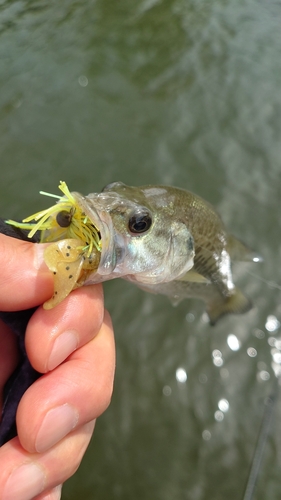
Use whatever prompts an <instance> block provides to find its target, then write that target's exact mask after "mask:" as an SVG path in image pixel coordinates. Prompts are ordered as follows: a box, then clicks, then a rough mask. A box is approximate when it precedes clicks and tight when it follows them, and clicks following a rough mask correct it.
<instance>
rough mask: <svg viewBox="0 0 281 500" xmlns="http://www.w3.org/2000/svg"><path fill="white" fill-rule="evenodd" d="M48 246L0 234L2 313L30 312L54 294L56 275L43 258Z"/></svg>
mask: <svg viewBox="0 0 281 500" xmlns="http://www.w3.org/2000/svg"><path fill="white" fill-rule="evenodd" d="M44 248H45V245H42V244H36V243H29V242H26V241H21V240H17V239H15V238H10V237H9V236H4V235H3V234H0V255H1V282H0V310H1V311H16V310H20V309H28V308H29V307H33V306H36V305H39V304H42V303H43V302H45V300H47V299H49V298H50V297H51V296H52V293H53V288H54V284H53V275H52V273H51V271H49V270H48V268H47V266H46V264H45V263H44V259H43V251H44Z"/></svg>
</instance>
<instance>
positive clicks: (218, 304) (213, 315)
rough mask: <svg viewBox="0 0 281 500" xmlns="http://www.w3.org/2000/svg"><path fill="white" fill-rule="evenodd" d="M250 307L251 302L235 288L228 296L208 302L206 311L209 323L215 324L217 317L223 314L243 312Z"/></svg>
mask: <svg viewBox="0 0 281 500" xmlns="http://www.w3.org/2000/svg"><path fill="white" fill-rule="evenodd" d="M251 308H252V302H251V301H250V300H249V299H248V297H246V296H245V295H243V293H242V292H241V290H239V288H235V289H234V291H233V293H232V295H231V296H230V297H225V298H224V297H221V300H217V301H215V302H211V303H209V304H208V307H207V313H208V315H209V318H210V324H211V325H215V324H216V322H217V321H218V319H220V318H221V317H222V316H224V315H225V314H243V313H245V312H248V311H249V310H250V309H251Z"/></svg>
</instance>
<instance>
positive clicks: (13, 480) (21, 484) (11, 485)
mask: <svg viewBox="0 0 281 500" xmlns="http://www.w3.org/2000/svg"><path fill="white" fill-rule="evenodd" d="M45 482H46V477H45V474H44V472H43V470H42V469H41V468H40V467H39V466H38V465H35V464H33V463H29V464H24V465H21V466H20V467H18V468H17V469H15V470H14V471H13V472H12V474H11V475H10V477H9V479H8V481H7V482H6V485H5V486H4V491H3V496H2V498H3V500H15V499H17V500H30V499H31V498H34V497H35V496H36V495H39V493H41V491H43V490H44V487H45Z"/></svg>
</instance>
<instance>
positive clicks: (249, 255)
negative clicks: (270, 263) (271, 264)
mask: <svg viewBox="0 0 281 500" xmlns="http://www.w3.org/2000/svg"><path fill="white" fill-rule="evenodd" d="M227 251H228V253H229V255H230V258H231V260H239V261H241V262H262V261H263V258H262V256H261V255H259V254H258V253H257V252H254V251H253V250H252V249H251V248H249V247H247V246H246V245H245V244H244V243H243V242H242V241H240V240H238V239H237V238H235V237H234V236H232V235H229V236H228V238H227Z"/></svg>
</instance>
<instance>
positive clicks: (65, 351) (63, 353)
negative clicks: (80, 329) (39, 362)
mask: <svg viewBox="0 0 281 500" xmlns="http://www.w3.org/2000/svg"><path fill="white" fill-rule="evenodd" d="M78 339H79V337H78V333H77V332H76V331H75V330H68V331H66V332H64V333H61V334H60V335H59V336H58V337H57V338H56V340H55V342H54V345H53V348H52V351H51V354H50V356H49V360H48V363H47V371H49V370H53V369H54V368H56V366H58V365H59V364H60V363H62V362H63V361H64V360H65V359H66V358H67V357H68V356H69V355H70V354H71V353H72V352H73V351H75V350H76V349H77V346H78Z"/></svg>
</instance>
